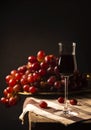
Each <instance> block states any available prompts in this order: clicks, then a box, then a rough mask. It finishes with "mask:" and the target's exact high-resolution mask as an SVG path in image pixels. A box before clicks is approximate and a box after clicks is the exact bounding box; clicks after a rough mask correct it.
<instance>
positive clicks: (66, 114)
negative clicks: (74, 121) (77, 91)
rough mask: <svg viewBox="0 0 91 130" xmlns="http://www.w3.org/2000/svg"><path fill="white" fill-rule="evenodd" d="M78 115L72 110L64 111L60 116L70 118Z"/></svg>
mask: <svg viewBox="0 0 91 130" xmlns="http://www.w3.org/2000/svg"><path fill="white" fill-rule="evenodd" d="M78 114H79V113H78V112H77V111H74V110H69V109H64V110H62V111H61V115H62V116H67V117H72V116H77V115H78Z"/></svg>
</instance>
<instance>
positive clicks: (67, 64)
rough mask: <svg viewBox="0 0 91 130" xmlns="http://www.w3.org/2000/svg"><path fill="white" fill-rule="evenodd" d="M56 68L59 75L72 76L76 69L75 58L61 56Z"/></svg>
mask: <svg viewBox="0 0 91 130" xmlns="http://www.w3.org/2000/svg"><path fill="white" fill-rule="evenodd" d="M58 67H59V71H60V73H62V74H64V75H70V74H72V73H73V72H74V71H75V70H76V69H77V67H76V58H75V55H71V54H63V55H61V56H60V58H59V62H58Z"/></svg>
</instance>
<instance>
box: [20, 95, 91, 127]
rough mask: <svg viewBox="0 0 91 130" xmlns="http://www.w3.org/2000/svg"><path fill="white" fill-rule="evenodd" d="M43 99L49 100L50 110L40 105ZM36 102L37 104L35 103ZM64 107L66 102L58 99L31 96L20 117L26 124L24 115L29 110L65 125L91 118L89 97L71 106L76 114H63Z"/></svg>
mask: <svg viewBox="0 0 91 130" xmlns="http://www.w3.org/2000/svg"><path fill="white" fill-rule="evenodd" d="M41 100H44V101H46V102H47V104H48V108H50V109H49V110H48V109H46V108H45V109H43V108H40V107H38V103H39V102H40V101H41ZM29 101H32V102H29ZM34 102H36V103H37V105H35V103H34ZM63 107H64V104H60V103H58V101H57V100H46V99H37V98H32V97H31V98H28V100H27V102H25V104H24V107H23V112H22V113H21V115H20V116H19V119H20V120H22V124H24V115H25V114H26V113H27V112H29V111H30V112H33V113H35V114H37V115H41V116H44V117H46V118H49V119H52V120H55V121H58V122H60V123H62V124H64V125H69V124H72V123H75V122H77V121H82V120H86V119H90V118H91V102H90V100H88V99H87V100H86V99H84V100H83V101H82V100H79V103H78V105H75V106H70V108H72V110H73V111H76V112H71V114H74V116H71V117H65V116H62V115H61V112H62V110H63Z"/></svg>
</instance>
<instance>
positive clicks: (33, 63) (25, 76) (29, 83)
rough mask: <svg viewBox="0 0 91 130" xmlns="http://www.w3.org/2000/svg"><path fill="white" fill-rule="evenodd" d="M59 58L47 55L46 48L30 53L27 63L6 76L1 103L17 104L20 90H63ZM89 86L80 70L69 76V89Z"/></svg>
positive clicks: (36, 91) (26, 91)
mask: <svg viewBox="0 0 91 130" xmlns="http://www.w3.org/2000/svg"><path fill="white" fill-rule="evenodd" d="M58 60H59V58H58V57H56V56H55V55H53V54H50V55H47V54H46V53H45V51H44V50H40V51H38V52H37V54H36V56H34V55H30V56H29V57H28V61H27V63H26V64H25V65H22V66H20V67H18V68H17V69H15V70H12V71H11V72H10V74H9V75H7V76H6V77H5V82H6V84H7V87H6V88H5V89H4V90H3V97H1V99H0V101H1V103H3V104H5V105H6V106H13V105H16V104H17V102H18V101H19V99H20V98H19V92H23V93H31V94H36V93H40V92H61V91H63V90H64V77H63V76H62V75H61V74H60V72H59V68H58ZM85 86H87V80H86V77H85V76H84V75H83V74H80V73H79V71H76V72H73V75H72V76H71V77H70V78H69V89H70V90H77V89H81V88H83V87H85Z"/></svg>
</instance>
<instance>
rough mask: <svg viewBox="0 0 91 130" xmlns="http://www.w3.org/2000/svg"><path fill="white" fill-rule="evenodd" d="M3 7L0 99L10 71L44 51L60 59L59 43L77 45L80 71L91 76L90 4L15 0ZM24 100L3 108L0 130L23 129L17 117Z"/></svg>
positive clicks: (0, 15) (0, 109) (0, 13)
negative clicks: (5, 129) (6, 129)
mask: <svg viewBox="0 0 91 130" xmlns="http://www.w3.org/2000/svg"><path fill="white" fill-rule="evenodd" d="M0 6H1V7H0V96H2V91H3V89H4V88H5V87H6V83H5V76H6V75H8V74H9V73H10V71H11V70H13V69H16V68H17V67H19V66H21V65H23V64H25V63H27V57H28V56H29V55H36V54H37V52H38V51H39V50H41V49H43V50H45V51H46V53H47V54H52V53H53V54H55V55H58V42H62V43H67V44H68V43H72V42H76V43H77V48H76V56H77V63H78V69H79V70H80V71H81V72H84V73H88V72H89V73H90V72H91V60H90V55H91V49H90V48H91V45H90V33H89V32H90V4H89V2H88V1H87V0H86V1H84V2H83V1H82V2H81V1H77V0H68V1H66V0H60V1H56V0H55V1H48V2H47V1H46V2H45V1H42V2H41V1H27V0H26V1H23V0H21V1H15V0H13V1H10V2H9V1H8V2H7V1H6V2H3V3H1V4H0ZM24 99H25V97H22V100H21V102H20V103H19V104H18V105H17V106H15V107H13V108H5V107H4V106H2V105H1V104H0V120H1V121H0V122H1V123H0V124H1V126H0V127H3V129H4V128H9V129H12V128H13V127H16V128H17V129H18V128H19V129H23V128H22V126H21V124H20V122H19V121H18V116H19V115H20V113H21V111H22V104H23V101H24ZM5 124H6V125H5ZM10 124H11V125H10ZM0 129H1V128H0ZM26 129H27V127H26Z"/></svg>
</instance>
